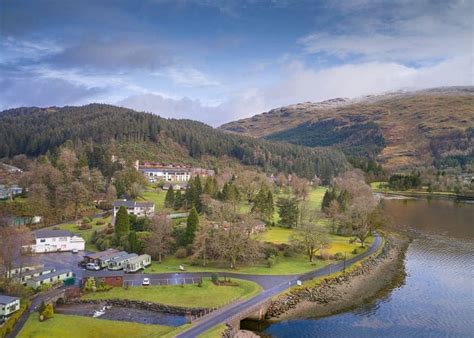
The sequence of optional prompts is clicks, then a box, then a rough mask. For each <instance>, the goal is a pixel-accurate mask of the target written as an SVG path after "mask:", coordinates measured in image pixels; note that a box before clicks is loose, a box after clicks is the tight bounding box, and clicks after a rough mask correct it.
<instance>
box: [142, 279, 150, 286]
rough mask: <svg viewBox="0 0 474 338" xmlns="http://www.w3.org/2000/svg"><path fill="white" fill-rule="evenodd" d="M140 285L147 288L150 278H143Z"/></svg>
mask: <svg viewBox="0 0 474 338" xmlns="http://www.w3.org/2000/svg"><path fill="white" fill-rule="evenodd" d="M142 285H143V286H148V285H150V278H143V282H142Z"/></svg>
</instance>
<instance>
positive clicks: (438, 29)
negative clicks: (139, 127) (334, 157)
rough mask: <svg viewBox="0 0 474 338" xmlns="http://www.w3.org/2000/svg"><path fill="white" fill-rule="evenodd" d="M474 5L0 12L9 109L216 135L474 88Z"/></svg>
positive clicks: (44, 7) (13, 8)
mask: <svg viewBox="0 0 474 338" xmlns="http://www.w3.org/2000/svg"><path fill="white" fill-rule="evenodd" d="M473 4H474V2H473V1H471V0H465V1H461V0H459V1H427V0H426V1H425V0H417V1H408V0H400V1H381V0H379V1H375V0H374V1H369V0H353V1H305V0H298V1H289V0H286V1H285V0H281V1H278V0H274V1H265V0H248V1H243V0H242V1H232V0H228V1H213V0H201V1H197V0H196V1H192V0H181V1H180V0H176V1H167V0H142V1H114V0H107V1H106V0H104V1H98V0H83V1H70V0H55V1H46V0H37V1H24V0H0V39H1V40H0V109H6V108H11V107H17V106H53V105H56V106H63V105H79V104H86V103H90V102H104V103H112V104H119V105H123V106H127V107H130V108H134V109H138V110H144V111H151V112H154V113H157V114H159V115H162V116H165V117H177V118H192V119H196V120H201V121H204V122H206V123H209V124H211V125H214V126H217V125H219V124H221V123H224V122H227V121H231V120H235V119H238V118H242V117H247V116H252V115H254V114H257V113H261V112H263V111H267V110H269V109H271V108H275V107H279V106H282V105H287V104H292V103H298V102H302V101H321V100H325V99H330V98H334V97H350V98H352V97H359V96H362V95H368V94H377V93H383V92H387V91H394V90H399V89H418V88H428V87H435V86H451V85H473V54H474V53H473V34H474V33H473V32H474V28H473V23H472V18H473V17H474V7H473V6H474V5H473Z"/></svg>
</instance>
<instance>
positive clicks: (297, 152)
mask: <svg viewBox="0 0 474 338" xmlns="http://www.w3.org/2000/svg"><path fill="white" fill-rule="evenodd" d="M69 140H71V141H73V142H74V143H75V144H89V143H91V144H94V145H97V144H99V145H111V146H113V147H114V150H115V151H117V152H119V155H123V153H126V154H125V155H127V154H128V158H138V159H142V160H159V161H160V160H161V161H170V160H176V161H190V160H193V161H199V160H200V159H201V158H203V157H213V158H217V159H220V158H225V157H229V158H233V159H236V160H238V161H240V162H241V163H242V164H245V165H254V166H260V167H262V168H263V169H265V170H267V171H283V172H287V173H296V174H298V175H299V176H303V177H307V178H312V177H314V175H318V176H321V177H322V178H323V179H325V180H329V178H330V177H331V176H333V175H334V174H336V173H338V172H341V171H344V170H345V169H347V168H349V167H350V165H349V163H348V162H347V160H346V158H345V156H344V154H343V153H342V152H341V151H339V150H337V149H330V148H307V147H303V146H297V145H292V144H289V143H282V142H275V141H267V140H260V139H255V138H252V137H248V136H242V135H236V134H229V133H226V132H224V131H221V130H217V129H214V128H212V127H210V126H208V125H205V124H203V123H201V122H196V121H191V120H175V119H164V118H161V117H159V116H157V115H153V114H148V113H140V112H136V111H133V110H131V109H126V108H121V107H116V106H111V105H104V104H90V105H86V106H82V107H62V108H58V107H50V108H36V107H30V108H16V109H10V110H6V111H3V112H0V158H2V157H13V156H15V155H18V154H26V155H28V156H38V155H41V154H46V153H47V152H54V151H55V149H56V148H57V147H59V146H61V145H63V144H64V143H65V142H68V141H69Z"/></svg>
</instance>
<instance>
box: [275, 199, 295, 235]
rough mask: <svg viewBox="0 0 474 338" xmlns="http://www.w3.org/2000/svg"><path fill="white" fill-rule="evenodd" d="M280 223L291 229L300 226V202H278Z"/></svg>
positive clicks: (279, 200)
mask: <svg viewBox="0 0 474 338" xmlns="http://www.w3.org/2000/svg"><path fill="white" fill-rule="evenodd" d="M277 206H278V214H279V215H280V223H281V224H283V225H286V226H288V227H290V228H292V227H296V226H297V225H298V215H299V210H298V201H297V200H296V199H295V198H280V199H278V202H277Z"/></svg>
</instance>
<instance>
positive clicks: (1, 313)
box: [0, 295, 20, 323]
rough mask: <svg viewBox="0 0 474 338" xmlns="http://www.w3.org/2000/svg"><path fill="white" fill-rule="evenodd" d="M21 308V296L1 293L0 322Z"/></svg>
mask: <svg viewBox="0 0 474 338" xmlns="http://www.w3.org/2000/svg"><path fill="white" fill-rule="evenodd" d="M19 309H20V298H18V297H10V296H5V295H0V323H3V322H4V321H5V320H7V319H8V317H9V316H10V315H11V314H12V313H13V312H15V311H18V310H19Z"/></svg>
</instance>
